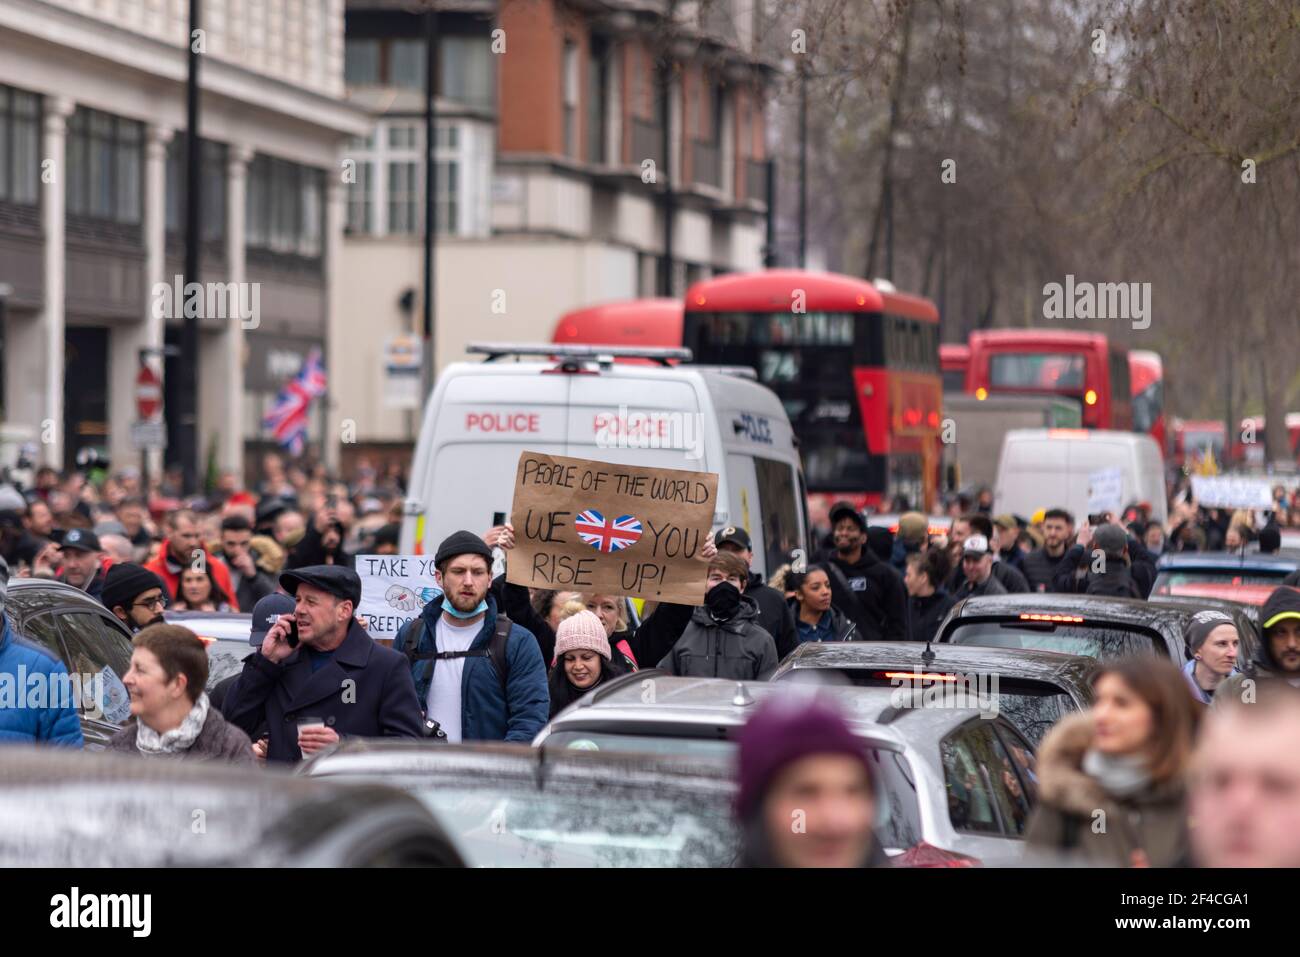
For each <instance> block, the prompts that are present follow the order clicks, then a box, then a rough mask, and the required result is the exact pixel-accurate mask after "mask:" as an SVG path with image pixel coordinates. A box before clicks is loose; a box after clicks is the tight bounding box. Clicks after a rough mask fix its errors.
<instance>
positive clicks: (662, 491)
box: [506, 452, 718, 605]
mask: <svg viewBox="0 0 1300 957" xmlns="http://www.w3.org/2000/svg"><path fill="white" fill-rule="evenodd" d="M717 497H718V476H717V475H714V474H713V473H711V472H688V471H685V470H683V469H666V468H645V467H639V466H632V465H614V464H611V463H609V462H595V461H591V460H589V459H575V458H568V457H566V456H562V455H544V454H542V453H540V452H523V453H521V454H520V456H519V467H518V469H517V470H516V473H515V496H514V506H513V510H512V512H511V523H512V524H513V525H514V527H515V547H514V548H513V549H511V551H510V557H509V563H508V565H507V568H506V578H507V579H508V580H509V581H511V582H513V583H514V584H517V585H528V586H530V587H534V588H563V589H573V590H575V591H585V592H604V593H611V594H615V595H632V596H634V597H637V598H645V599H647V600H650V601H670V602H679V603H681V604H685V605H698V604H700V603H701V602H703V601H704V583H705V579H706V578H707V577H708V566H707V564H706V563H705V562H704V561H703V560H702V559H701V558H700V550H701V548H703V546H704V543H705V541H706V539H707V537H708V534H709V526H710V524H711V523H712V521H713V509H714V504H715V502H716V500H717Z"/></svg>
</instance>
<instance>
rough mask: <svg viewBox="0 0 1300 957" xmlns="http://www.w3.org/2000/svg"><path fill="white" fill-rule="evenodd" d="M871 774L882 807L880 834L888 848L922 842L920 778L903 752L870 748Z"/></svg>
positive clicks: (877, 819)
mask: <svg viewBox="0 0 1300 957" xmlns="http://www.w3.org/2000/svg"><path fill="white" fill-rule="evenodd" d="M867 756H868V759H869V760H870V761H871V776H872V777H873V778H874V779H875V781H876V794H877V796H878V798H879V799H881V807H880V808H879V809H878V810H877V814H876V836H877V837H879V838H880V843H881V844H882V845H883V846H884V847H887V848H900V849H902V850H907V849H908V848H909V847H915V846H916V845H917V844H919V843H921V807H920V801H919V800H918V798H917V795H916V780H915V779H914V778H913V776H912V770H911V768H909V767H908V765H907V762H906V761H905V760H904V759H903V757H902V756H901V755H899V754H898V753H896V752H894V751H882V750H880V749H877V748H873V749H871V750H869V751H868V752H867Z"/></svg>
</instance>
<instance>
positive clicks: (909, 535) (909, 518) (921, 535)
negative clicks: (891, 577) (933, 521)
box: [889, 512, 930, 575]
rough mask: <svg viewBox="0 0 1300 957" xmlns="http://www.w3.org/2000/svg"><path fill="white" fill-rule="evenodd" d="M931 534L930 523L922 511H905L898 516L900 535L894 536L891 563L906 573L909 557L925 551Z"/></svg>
mask: <svg viewBox="0 0 1300 957" xmlns="http://www.w3.org/2000/svg"><path fill="white" fill-rule="evenodd" d="M929 536H930V523H929V521H928V520H927V519H926V517H925V516H924V515H922V514H921V513H920V512H904V513H903V514H902V515H900V516H898V535H897V536H896V537H895V538H894V550H893V555H892V556H891V557H890V561H889V564H891V565H893V566H894V568H895V569H896V570H897V571H898V573H899V574H900V575H906V574H907V557H908V556H909V555H915V554H916V553H917V552H923V551H925V549H926V544H927V542H928V540H929Z"/></svg>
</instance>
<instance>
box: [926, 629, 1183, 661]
mask: <svg viewBox="0 0 1300 957" xmlns="http://www.w3.org/2000/svg"><path fill="white" fill-rule="evenodd" d="M944 641H946V642H949V643H951V644H954V645H983V646H986V647H993V648H1037V649H1042V650H1044V651H1060V652H1064V653H1066V654H1070V655H1084V656H1085V657H1088V658H1116V657H1120V656H1123V655H1134V654H1165V653H1166V649H1165V644H1164V640H1163V639H1162V638H1161V637H1160V635H1159V634H1157V633H1156V632H1154V631H1147V630H1144V629H1140V628H1127V627H1124V626H1122V625H1117V624H1115V623H1113V622H1097V623H1091V622H1084V623H1056V622H1025V621H1019V620H1014V621H987V620H986V621H981V620H972V621H970V622H969V623H968V622H959V623H958V624H957V627H956V628H955V629H953V630H952V631H950V632H948V634H947V635H946V636H945V637H944Z"/></svg>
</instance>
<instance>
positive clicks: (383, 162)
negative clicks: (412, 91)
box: [348, 119, 493, 236]
mask: <svg viewBox="0 0 1300 957" xmlns="http://www.w3.org/2000/svg"><path fill="white" fill-rule="evenodd" d="M492 150H493V144H492V134H491V128H490V127H489V126H488V125H487V124H484V123H476V122H472V121H466V120H448V121H446V122H443V123H439V124H438V130H437V139H436V141H435V144H434V153H435V161H436V162H437V164H438V165H437V169H436V172H435V175H436V177H437V182H436V184H435V188H436V189H437V195H436V196H435V204H434V208H435V210H436V217H437V219H436V222H435V224H434V225H435V228H436V229H437V231H438V232H439V233H440V234H447V235H458V236H482V235H486V234H487V232H488V228H489V227H488V218H489V217H488V214H489V209H488V203H487V200H488V195H489V190H490V185H491V184H490V178H491V160H492ZM423 153H424V124H423V123H422V122H421V121H418V120H415V119H393V120H386V121H383V122H381V123H380V124H379V125H378V126H377V127H376V130H375V133H374V134H372V135H371V136H369V137H367V138H365V139H359V140H356V141H354V143H353V146H352V148H351V150H350V152H349V157H350V158H352V159H354V160H356V163H357V177H356V182H355V183H352V184H350V185H349V192H348V230H349V231H350V232H352V233H360V234H367V235H372V236H385V235H393V234H398V235H415V234H421V233H423V231H424V155H423Z"/></svg>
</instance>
